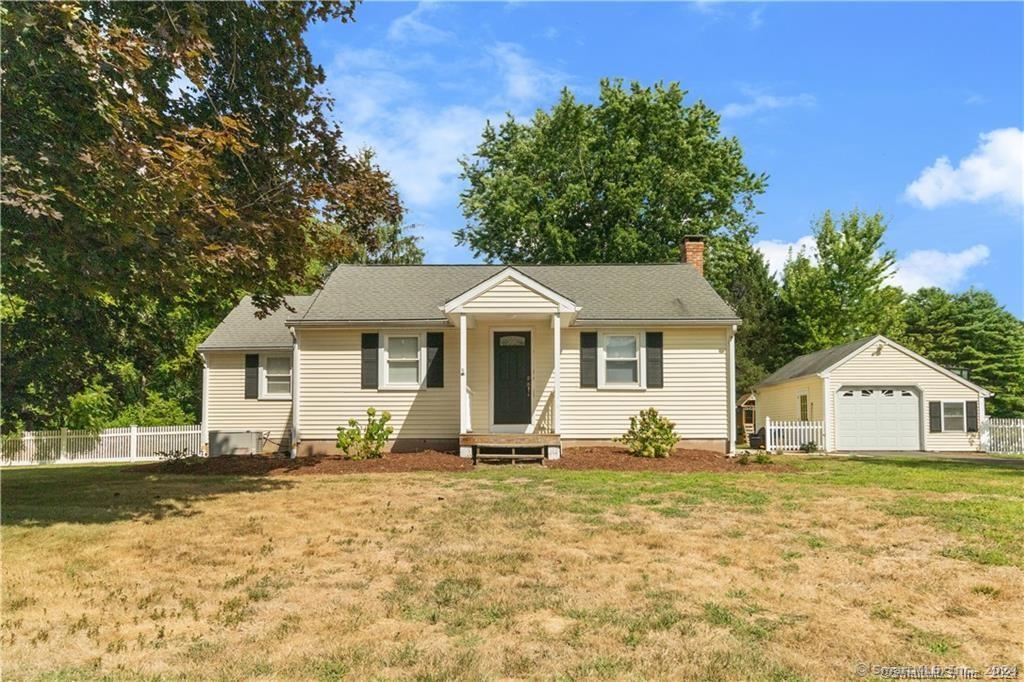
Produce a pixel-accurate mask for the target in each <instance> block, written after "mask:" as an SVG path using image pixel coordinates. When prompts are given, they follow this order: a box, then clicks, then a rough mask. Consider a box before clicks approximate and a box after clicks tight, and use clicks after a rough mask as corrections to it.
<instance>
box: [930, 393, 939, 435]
mask: <svg viewBox="0 0 1024 682" xmlns="http://www.w3.org/2000/svg"><path fill="white" fill-rule="evenodd" d="M928 430H929V431H930V432H931V433H942V403H941V402H939V401H938V400H932V401H929V402H928Z"/></svg>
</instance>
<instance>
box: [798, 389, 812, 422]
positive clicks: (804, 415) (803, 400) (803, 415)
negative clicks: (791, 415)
mask: <svg viewBox="0 0 1024 682" xmlns="http://www.w3.org/2000/svg"><path fill="white" fill-rule="evenodd" d="M808 419H810V417H809V415H808V409H807V394H806V393H804V394H803V395H801V396H800V421H802V422H805V421H807V420H808Z"/></svg>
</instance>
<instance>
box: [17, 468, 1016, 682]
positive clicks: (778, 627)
mask: <svg viewBox="0 0 1024 682" xmlns="http://www.w3.org/2000/svg"><path fill="white" fill-rule="evenodd" d="M787 461H791V462H792V463H793V464H794V465H795V468H794V469H793V470H791V471H787V472H783V473H778V472H776V473H768V472H742V473H689V474H669V473H660V472H658V473H652V472H640V473H637V472H602V471H567V470H555V469H543V468H540V467H532V468H531V467H493V468H483V469H480V470H478V471H474V472H439V473H405V474H363V475H346V476H310V475H305V476H300V475H278V476H191V475H181V474H175V475H170V474H162V473H153V471H152V470H145V469H142V468H139V467H123V466H93V467H77V468H40V469H34V470H32V469H30V470H10V471H5V472H3V481H2V495H3V500H2V502H3V504H2V515H3V519H2V520H3V531H2V541H3V625H2V638H3V639H2V642H3V645H2V646H3V668H4V669H3V675H4V678H5V679H35V678H44V679H57V680H64V679H93V678H103V677H109V678H115V679H126V678H127V679H134V678H140V679H141V678H145V679H154V678H173V679H179V678H183V679H209V678H220V679H240V678H245V679H251V678H272V679H338V678H351V679H365V678H373V677H377V678H405V679H438V680H442V679H445V680H447V679H456V678H466V679H481V678H485V679H489V678H560V679H598V678H632V679H650V678H673V679H682V678H685V679H735V680H753V679H777V680H788V679H814V680H817V679H847V678H852V677H854V675H855V670H856V666H857V665H858V664H859V663H867V664H896V665H911V664H949V665H972V666H976V667H977V668H979V670H981V671H984V668H985V666H988V665H993V664H1011V665H1012V664H1020V663H1021V662H1022V639H1021V638H1022V633H1024V469H1020V468H1009V467H1002V466H980V465H965V464H961V463H923V462H919V461H916V462H915V461H910V460H871V461H849V460H836V459H824V458H817V459H814V458H806V459H800V458H795V457H794V458H792V459H790V458H787Z"/></svg>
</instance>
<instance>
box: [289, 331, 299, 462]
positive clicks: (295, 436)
mask: <svg viewBox="0 0 1024 682" xmlns="http://www.w3.org/2000/svg"><path fill="white" fill-rule="evenodd" d="M291 333H292V339H294V342H293V345H292V451H291V456H292V457H293V458H294V457H298V455H299V442H300V441H301V440H302V436H301V433H302V431H301V429H300V427H299V404H300V400H299V367H300V356H299V334H298V332H297V331H296V330H295V329H292V330H291Z"/></svg>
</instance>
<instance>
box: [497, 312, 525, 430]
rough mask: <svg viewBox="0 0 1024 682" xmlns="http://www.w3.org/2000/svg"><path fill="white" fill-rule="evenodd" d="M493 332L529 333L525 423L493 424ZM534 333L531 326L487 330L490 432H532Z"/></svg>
mask: <svg viewBox="0 0 1024 682" xmlns="http://www.w3.org/2000/svg"><path fill="white" fill-rule="evenodd" d="M495 332H519V333H526V334H529V335H530V421H529V422H528V423H526V424H495V423H494V334H495ZM535 337H536V334H534V333H533V327H530V326H527V327H521V326H520V327H491V328H490V329H489V330H488V332H487V349H488V350H487V352H488V356H489V358H490V361H489V362H488V365H489V369H490V373H491V377H490V391H489V393H490V395H488V396H487V422H488V424H489V425H490V429H491V430H490V432H491V433H533V429H534V426H535V425H534V423H533V411H534V410H533V390H534V388H535V386H534V381H533V371H534V368H535V367H536V366H537V363H536V362H534V360H535V358H534V353H536V352H537V347H536V346H537V344H536V340H537V339H536V338H535Z"/></svg>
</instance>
